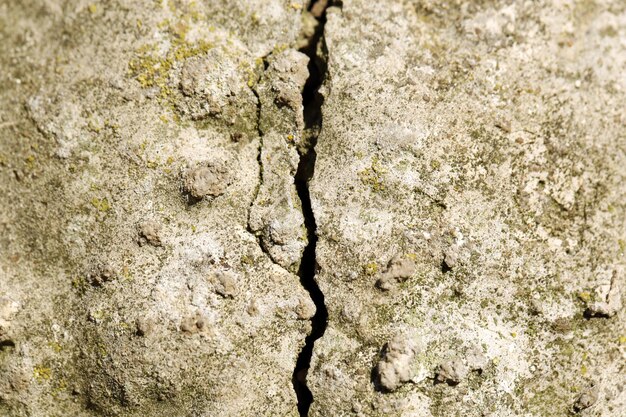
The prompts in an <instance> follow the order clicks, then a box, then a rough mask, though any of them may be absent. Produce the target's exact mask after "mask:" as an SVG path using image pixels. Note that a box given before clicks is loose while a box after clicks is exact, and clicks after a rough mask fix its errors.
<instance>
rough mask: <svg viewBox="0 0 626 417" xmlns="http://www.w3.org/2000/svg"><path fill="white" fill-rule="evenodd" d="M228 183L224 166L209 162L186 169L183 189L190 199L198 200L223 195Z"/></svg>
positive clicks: (228, 177) (226, 170) (227, 175)
mask: <svg viewBox="0 0 626 417" xmlns="http://www.w3.org/2000/svg"><path fill="white" fill-rule="evenodd" d="M230 181H231V179H230V176H229V172H228V168H227V167H226V164H225V163H223V162H220V161H211V162H209V163H207V164H206V165H200V166H196V167H193V168H190V169H188V170H187V171H186V172H185V174H184V176H183V188H184V190H185V191H186V192H187V193H189V195H191V197H193V198H194V199H197V200H200V199H203V198H205V197H218V196H220V195H222V194H224V192H225V191H226V188H227V187H228V185H230Z"/></svg>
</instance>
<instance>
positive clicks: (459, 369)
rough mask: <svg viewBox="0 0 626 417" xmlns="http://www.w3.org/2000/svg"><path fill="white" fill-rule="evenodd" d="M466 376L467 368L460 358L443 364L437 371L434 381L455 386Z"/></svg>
mask: <svg viewBox="0 0 626 417" xmlns="http://www.w3.org/2000/svg"><path fill="white" fill-rule="evenodd" d="M467 374H468V367H467V365H465V363H463V360H461V359H460V358H453V359H450V360H448V361H445V362H443V363H442V364H441V365H439V368H438V369H437V375H436V377H435V378H436V381H438V382H445V383H447V384H448V385H457V384H458V383H460V382H461V381H462V380H463V379H464V378H465V377H466V376H467Z"/></svg>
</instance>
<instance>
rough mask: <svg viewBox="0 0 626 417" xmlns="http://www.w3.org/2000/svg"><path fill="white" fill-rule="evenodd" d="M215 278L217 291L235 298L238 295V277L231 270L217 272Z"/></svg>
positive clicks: (227, 296) (224, 295)
mask: <svg viewBox="0 0 626 417" xmlns="http://www.w3.org/2000/svg"><path fill="white" fill-rule="evenodd" d="M213 280H214V282H215V292H217V293H218V294H219V295H221V296H222V297H224V298H235V295H237V278H236V276H235V274H233V273H232V272H230V271H226V272H216V273H215V274H214V277H213Z"/></svg>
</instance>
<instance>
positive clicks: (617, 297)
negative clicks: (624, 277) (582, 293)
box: [585, 272, 622, 317]
mask: <svg viewBox="0 0 626 417" xmlns="http://www.w3.org/2000/svg"><path fill="white" fill-rule="evenodd" d="M621 308H622V295H621V294H620V288H619V283H618V279H617V272H613V276H612V278H611V285H610V287H609V291H608V293H607V294H606V298H605V300H604V301H596V302H594V303H593V304H591V305H589V306H588V308H587V311H586V312H585V313H586V314H587V315H588V316H590V317H613V316H614V315H615V314H617V312H618V311H619V310H621Z"/></svg>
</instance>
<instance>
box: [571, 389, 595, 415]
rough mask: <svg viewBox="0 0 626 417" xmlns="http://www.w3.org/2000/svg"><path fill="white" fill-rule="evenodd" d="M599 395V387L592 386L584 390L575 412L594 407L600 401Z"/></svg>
mask: <svg viewBox="0 0 626 417" xmlns="http://www.w3.org/2000/svg"><path fill="white" fill-rule="evenodd" d="M599 394H600V388H599V387H598V386H597V385H590V386H588V387H586V388H585V389H583V391H582V392H581V393H580V396H579V397H578V399H577V400H576V403H574V411H576V412H580V411H582V410H584V409H587V408H589V407H591V406H592V405H594V404H595V403H596V402H597V401H598V396H599Z"/></svg>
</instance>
